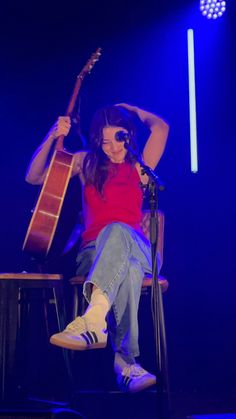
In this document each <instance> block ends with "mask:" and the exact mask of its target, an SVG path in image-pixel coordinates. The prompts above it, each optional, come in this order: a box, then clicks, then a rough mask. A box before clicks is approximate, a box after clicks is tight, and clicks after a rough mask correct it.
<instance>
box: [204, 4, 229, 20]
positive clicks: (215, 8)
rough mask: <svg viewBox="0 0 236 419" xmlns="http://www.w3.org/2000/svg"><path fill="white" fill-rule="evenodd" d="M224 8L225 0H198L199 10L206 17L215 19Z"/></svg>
mask: <svg viewBox="0 0 236 419" xmlns="http://www.w3.org/2000/svg"><path fill="white" fill-rule="evenodd" d="M225 10H226V1H225V0H200V11H201V12H202V15H203V16H205V17H206V18H207V19H217V18H218V17H221V16H222V15H223V13H224V12H225Z"/></svg>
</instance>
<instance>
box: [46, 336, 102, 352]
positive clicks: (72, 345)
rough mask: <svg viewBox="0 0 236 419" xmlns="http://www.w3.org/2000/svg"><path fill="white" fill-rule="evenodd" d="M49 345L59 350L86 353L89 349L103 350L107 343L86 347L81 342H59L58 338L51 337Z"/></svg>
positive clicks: (92, 344) (84, 343)
mask: <svg viewBox="0 0 236 419" xmlns="http://www.w3.org/2000/svg"><path fill="white" fill-rule="evenodd" d="M50 343H51V344H52V345H55V346H59V347H60V348H64V349H71V350H73V351H86V350H89V349H103V348H105V347H106V346H107V342H96V343H91V344H90V345H88V344H87V343H86V342H82V341H71V340H69V339H68V341H67V340H65V339H63V340H61V339H59V338H58V337H56V336H55V337H54V336H52V337H51V338H50Z"/></svg>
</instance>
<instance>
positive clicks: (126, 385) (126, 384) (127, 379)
mask: <svg viewBox="0 0 236 419" xmlns="http://www.w3.org/2000/svg"><path fill="white" fill-rule="evenodd" d="M131 381H132V378H130V377H128V376H127V375H122V383H121V385H122V387H123V390H124V391H127V390H128V388H129V385H130V382H131Z"/></svg>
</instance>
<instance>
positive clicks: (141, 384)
mask: <svg viewBox="0 0 236 419" xmlns="http://www.w3.org/2000/svg"><path fill="white" fill-rule="evenodd" d="M117 382H118V385H119V387H120V389H121V391H123V392H128V393H136V392H138V391H142V390H145V389H146V388H148V387H151V386H153V385H154V384H156V377H155V375H153V374H150V373H149V372H148V371H146V370H145V369H144V368H142V367H141V365H139V364H127V366H125V367H124V368H123V370H122V371H121V372H118V373H117Z"/></svg>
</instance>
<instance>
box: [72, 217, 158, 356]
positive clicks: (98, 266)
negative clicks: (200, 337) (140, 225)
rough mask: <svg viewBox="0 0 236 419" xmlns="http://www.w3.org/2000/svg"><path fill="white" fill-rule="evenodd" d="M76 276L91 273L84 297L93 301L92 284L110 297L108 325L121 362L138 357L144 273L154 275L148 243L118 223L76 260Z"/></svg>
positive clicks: (124, 225)
mask: <svg viewBox="0 0 236 419" xmlns="http://www.w3.org/2000/svg"><path fill="white" fill-rule="evenodd" d="M77 264H78V269H77V274H78V275H82V274H83V275H84V274H87V273H88V276H87V279H86V282H85V284H84V290H83V292H84V296H85V298H86V299H87V301H88V302H89V301H90V297H91V291H92V284H94V285H96V286H97V287H98V288H99V289H100V290H102V291H103V293H104V294H105V295H106V296H107V298H108V300H109V301H110V304H111V310H110V311H109V313H108V315H107V319H106V320H107V324H108V330H109V335H110V338H111V342H112V346H113V349H114V351H115V352H119V353H120V355H121V356H122V358H123V359H124V360H125V361H126V362H128V363H133V362H135V357H136V356H138V355H139V345H138V306H139V299H140V294H141V287H142V281H143V277H144V274H145V273H151V266H152V264H151V248H150V243H149V241H148V240H147V239H146V238H145V237H144V236H143V235H141V234H139V233H138V232H136V231H135V230H134V229H132V228H131V227H130V226H128V225H127V224H124V223H120V222H115V223H112V224H109V225H107V226H106V227H104V228H103V229H102V231H101V232H100V233H99V235H98V237H97V240H96V241H94V242H90V243H89V244H88V245H87V246H86V247H84V248H83V249H82V250H81V251H80V252H79V254H78V257H77Z"/></svg>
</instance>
